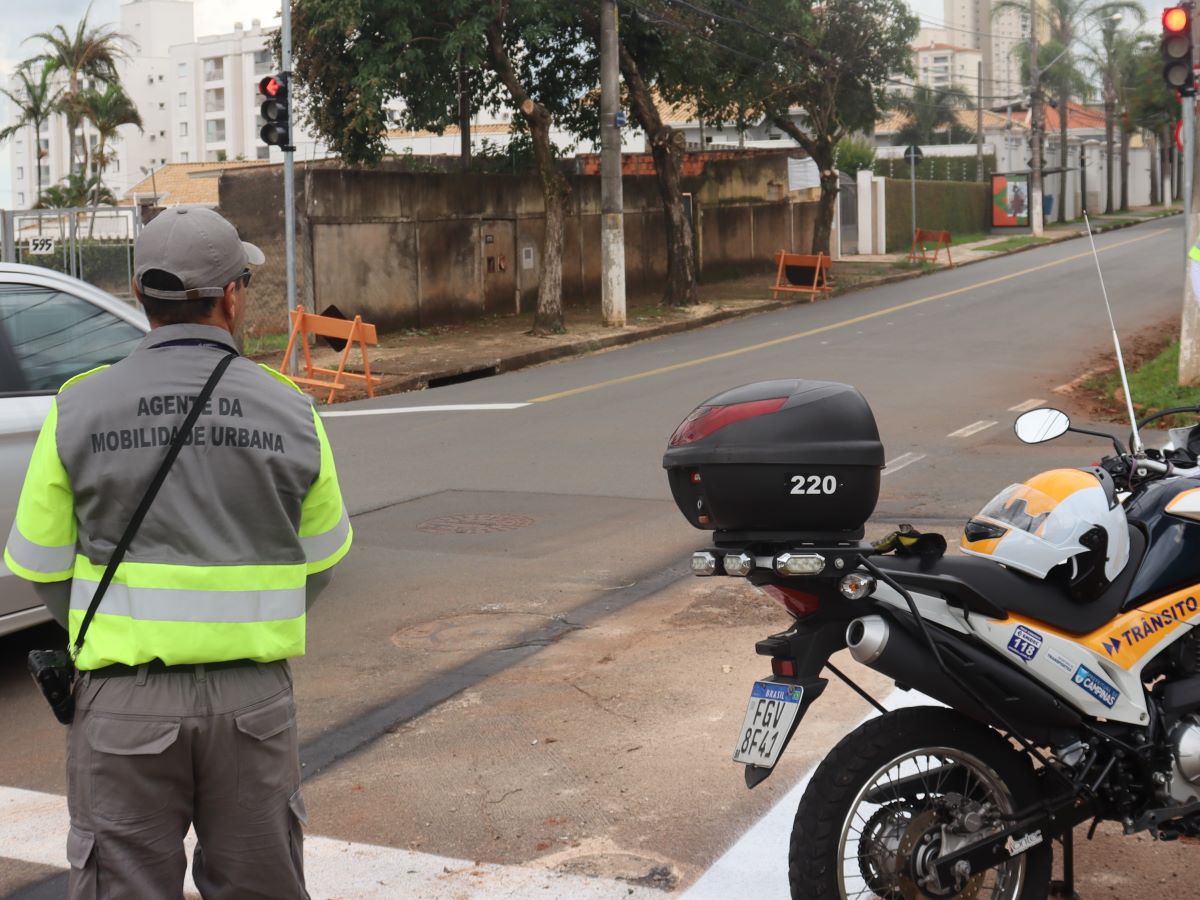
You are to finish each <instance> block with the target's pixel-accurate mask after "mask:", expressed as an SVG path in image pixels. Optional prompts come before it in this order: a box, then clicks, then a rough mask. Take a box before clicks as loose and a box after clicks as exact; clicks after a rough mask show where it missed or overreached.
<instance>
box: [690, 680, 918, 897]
mask: <svg viewBox="0 0 1200 900" xmlns="http://www.w3.org/2000/svg"><path fill="white" fill-rule="evenodd" d="M880 702H881V703H882V704H883V705H884V706H885V707H886V708H887V709H900V708H901V707H904V706H940V705H941V704H939V703H938V702H937V701H936V700H933V699H931V698H929V697H926V696H925V695H924V694H921V693H918V692H917V691H900V690H897V691H893V692H892V693H891V694H890V695H889V696H888V697H886V698H885V699H884V700H882V701H880ZM876 715H878V713H871V714H870V715H868V716H866V717H865V718H863V719H862V720H861V721H860V722H857V723H855V726H854V727H858V725H860V724H862V722H865V721H867V719H872V718H874V717H875V716H876ZM801 727H803V723H801ZM852 730H853V728H848V729H847V733H849V732H850V731H852ZM812 774H813V773H812V770H810V771H808V772H806V773H805V775H804V777H803V778H802V779H800V781H799V782H798V783H797V784H796V786H795V787H793V788H792V789H791V790H790V791H788V792H787V793H786V794H784V796H783V797H782V798H780V800H779V802H778V803H776V804H775V805H774V806H773V807H771V809H770V811H768V812H767V814H766V815H765V816H763V817H762V818H761V819H759V820H758V821H757V822H755V823H754V824H753V825H752V826H750V828H749V830H747V831H746V832H745V833H744V834H743V835H742V836H741V837H740V838H738V840H737V843H735V844H734V845H733V846H732V847H730V848H729V849H728V850H727V851H725V853H724V855H722V856H721V857H720V858H719V859H718V860H717V861H716V862H714V863H713V864H712V866H711V867H709V869H708V871H707V872H705V873H704V874H703V875H701V876H700V878H699V879H697V880H696V882H695V883H694V884H693V885H692V886H691V887H690V888H688V889H687V890H686V891H684V893H683V895H682V897H681V898H680V900H729V898H730V897H754V898H756V900H788V898H790V897H791V890H790V888H789V887H788V844H789V842H790V840H791V835H792V823H793V821H794V820H795V818H796V807H797V806H798V805H799V804H800V798H801V797H802V796H804V791H805V790H806V789H807V788H808V783H809V781H811V780H812Z"/></svg>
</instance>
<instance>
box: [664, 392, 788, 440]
mask: <svg viewBox="0 0 1200 900" xmlns="http://www.w3.org/2000/svg"><path fill="white" fill-rule="evenodd" d="M787 399H788V398H787V397H772V398H771V399H769V400H751V401H749V402H748V403H733V404H731V405H729V406H698V407H696V408H695V409H694V410H692V412H691V414H690V415H689V416H688V417H687V418H686V419H684V420H683V421H682V422H680V423H679V427H678V428H676V429H675V433H674V434H672V435H671V440H670V442H669V443H668V446H670V447H682V446H683V445H684V444H691V443H694V442H695V441H699V440H703V439H704V438H706V437H708V436H709V435H710V434H712V433H713V432H714V431H719V430H720V429H722V428H724V427H725V426H727V425H732V424H733V423H734V422H740V421H742V420H743V419H750V418H753V417H754V416H765V415H767V414H768V413H773V412H777V411H778V410H779V409H780V407H782V406H783V404H785V403H786V402H787Z"/></svg>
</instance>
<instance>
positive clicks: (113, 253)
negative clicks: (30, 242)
mask: <svg viewBox="0 0 1200 900" xmlns="http://www.w3.org/2000/svg"><path fill="white" fill-rule="evenodd" d="M69 247H70V245H69V244H68V243H67V242H66V241H61V240H60V241H59V242H58V246H57V247H56V248H55V251H54V253H51V254H47V255H45V256H40V255H29V254H25V253H22V254H21V259H20V261H21V262H23V263H28V264H29V265H33V266H42V267H43V268H47V269H52V270H53V271H55V272H62V273H63V274H64V275H69V274H71V270H70V267H69V266H68V264H67V253H68V250H69ZM75 247H76V249H77V250H78V252H79V272H78V273H77V274H78V276H79V278H80V279H82V280H83V281H86V282H88V283H89V284H93V285H95V286H96V287H98V288H100V289H101V290H103V291H108V292H109V293H110V294H117V295H128V294H129V291H130V288H129V282H130V277H131V273H132V271H133V242H132V241H127V240H91V241H88V240H82V241H79V242H77V243H76V245H75Z"/></svg>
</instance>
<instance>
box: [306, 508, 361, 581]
mask: <svg viewBox="0 0 1200 900" xmlns="http://www.w3.org/2000/svg"><path fill="white" fill-rule="evenodd" d="M352 534H353V533H352V531H351V529H350V515H349V514H348V513H347V512H346V508H345V507H342V517H341V518H340V519H339V520H338V523H337V524H336V525H334V526H333V527H332V528H330V529H328V530H327V531H322V532H320V533H319V534H310V535H304V534H303V533H301V535H300V546H301V547H302V548H303V549H304V557H305V559H306V560H308V571H310V572H313V571H321V570H324V569H327V568H328V567H329V566H330V565H332V564H333V562H337V561H338V560H340V559H341V558H342V557H343V556H345V555H346V551H348V550H349V549H350V541H351V538H352ZM331 560H332V562H331ZM317 567H319V568H317Z"/></svg>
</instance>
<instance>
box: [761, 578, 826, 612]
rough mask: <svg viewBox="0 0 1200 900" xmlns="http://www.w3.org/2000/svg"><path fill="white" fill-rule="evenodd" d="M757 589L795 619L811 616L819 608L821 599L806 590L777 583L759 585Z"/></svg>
mask: <svg viewBox="0 0 1200 900" xmlns="http://www.w3.org/2000/svg"><path fill="white" fill-rule="evenodd" d="M759 590H761V591H762V592H763V593H764V594H766V595H767V596H768V597H770V598H771V599H772V600H774V601H775V602H776V603H778V604H779V605H780V606H782V607H783V608H784V609H786V610H787V611H788V612H790V613H791V614H792V615H793V616H795V617H796V618H797V619H803V618H804V617H805V616H811V615H812V614H813V613H815V612H818V611H820V609H821V601H820V600H819V599H817V595H816V594H810V593H808V591H800V590H797V589H796V588H793V587H783V586H782V585H778V584H764V585H760V586H759Z"/></svg>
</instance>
